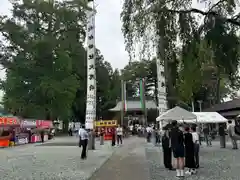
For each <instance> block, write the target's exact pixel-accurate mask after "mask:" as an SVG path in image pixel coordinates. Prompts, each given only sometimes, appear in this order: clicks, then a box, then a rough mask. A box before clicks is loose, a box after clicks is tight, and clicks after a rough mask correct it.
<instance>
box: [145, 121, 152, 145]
mask: <svg viewBox="0 0 240 180" xmlns="http://www.w3.org/2000/svg"><path fill="white" fill-rule="evenodd" d="M146 131H147V142H150V141H151V137H152V131H153V130H152V128H151V127H150V126H149V125H148V127H147V128H146Z"/></svg>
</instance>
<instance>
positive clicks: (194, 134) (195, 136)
mask: <svg viewBox="0 0 240 180" xmlns="http://www.w3.org/2000/svg"><path fill="white" fill-rule="evenodd" d="M191 130H192V137H193V143H194V158H195V164H196V168H199V149H200V146H199V138H200V137H199V134H198V133H197V132H196V126H193V127H191Z"/></svg>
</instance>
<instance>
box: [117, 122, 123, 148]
mask: <svg viewBox="0 0 240 180" xmlns="http://www.w3.org/2000/svg"><path fill="white" fill-rule="evenodd" d="M116 131H117V145H119V143H120V144H121V145H122V137H123V128H122V127H121V126H120V124H119V125H118V127H117V130H116Z"/></svg>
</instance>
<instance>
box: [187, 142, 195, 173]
mask: <svg viewBox="0 0 240 180" xmlns="http://www.w3.org/2000/svg"><path fill="white" fill-rule="evenodd" d="M185 167H187V168H192V169H193V168H196V164H195V158H194V148H193V146H185Z"/></svg>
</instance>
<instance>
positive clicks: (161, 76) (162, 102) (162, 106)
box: [156, 47, 167, 130]
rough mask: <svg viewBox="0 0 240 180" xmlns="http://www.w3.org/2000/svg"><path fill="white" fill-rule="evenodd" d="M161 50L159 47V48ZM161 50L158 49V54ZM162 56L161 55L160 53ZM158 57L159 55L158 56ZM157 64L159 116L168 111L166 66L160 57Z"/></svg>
mask: <svg viewBox="0 0 240 180" xmlns="http://www.w3.org/2000/svg"><path fill="white" fill-rule="evenodd" d="M158 48H159V47H158ZM158 51H159V49H157V52H158ZM159 54H160V53H159ZM157 57H158V54H157ZM156 63H157V81H158V111H159V115H161V114H162V113H164V112H165V111H167V96H166V95H167V94H166V84H165V82H166V81H165V72H164V66H163V65H162V64H161V61H160V59H159V57H158V58H157V60H156ZM159 125H160V129H161V130H162V128H163V126H164V125H165V124H163V122H162V121H161V122H159Z"/></svg>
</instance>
